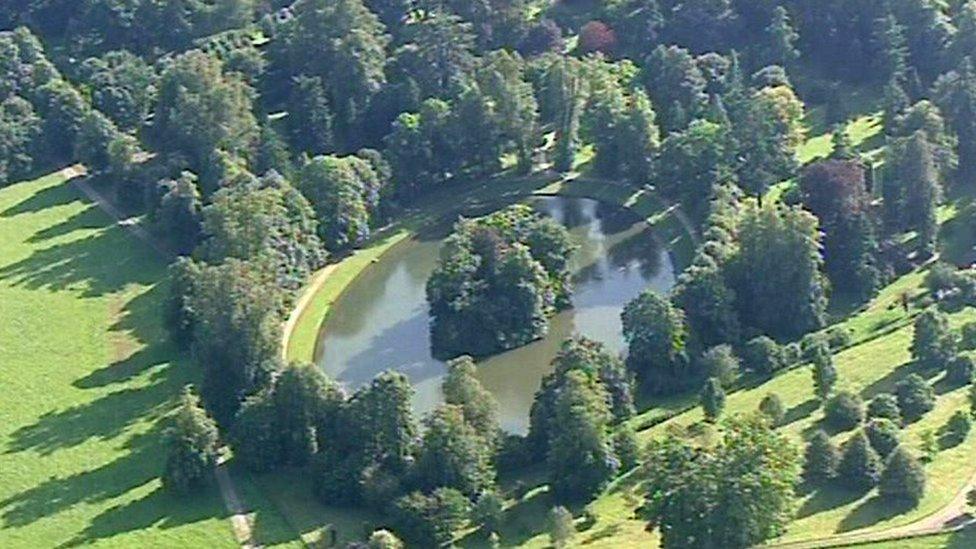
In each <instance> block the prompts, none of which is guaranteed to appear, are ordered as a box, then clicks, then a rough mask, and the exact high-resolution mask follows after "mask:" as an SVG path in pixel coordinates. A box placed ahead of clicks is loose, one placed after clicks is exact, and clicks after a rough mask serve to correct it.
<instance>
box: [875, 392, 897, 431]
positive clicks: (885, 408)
mask: <svg viewBox="0 0 976 549" xmlns="http://www.w3.org/2000/svg"><path fill="white" fill-rule="evenodd" d="M868 417H869V418H885V419H890V420H891V421H893V422H895V423H896V424H898V425H901V409H900V408H899V407H898V399H897V398H896V397H895V395H893V394H891V393H880V394H878V395H876V396H875V397H874V398H872V399H871V402H869V403H868Z"/></svg>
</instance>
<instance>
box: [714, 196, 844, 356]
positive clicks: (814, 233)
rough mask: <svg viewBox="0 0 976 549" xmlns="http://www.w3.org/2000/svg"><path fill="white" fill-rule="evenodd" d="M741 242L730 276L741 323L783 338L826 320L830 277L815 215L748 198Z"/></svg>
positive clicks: (809, 328) (794, 335) (740, 237)
mask: <svg viewBox="0 0 976 549" xmlns="http://www.w3.org/2000/svg"><path fill="white" fill-rule="evenodd" d="M738 244H739V250H738V253H737V255H736V256H735V257H734V258H733V259H732V260H731V263H730V265H729V274H728V276H729V277H730V278H731V280H732V283H731V286H732V287H733V288H734V289H735V292H736V305H737V309H738V311H739V318H740V319H741V320H742V322H743V323H748V324H749V325H751V326H754V327H755V328H757V329H759V330H760V331H761V332H763V333H766V334H769V335H771V336H774V337H781V338H792V337H799V336H801V335H802V334H805V333H807V332H809V331H811V330H816V329H818V328H820V327H822V326H823V325H824V323H825V321H826V306H827V297H826V280H825V278H824V276H823V274H822V273H821V267H822V265H823V259H822V257H821V254H820V234H819V227H818V223H817V219H816V217H814V216H813V215H811V214H810V213H809V212H807V211H805V210H803V209H801V208H798V207H793V208H787V207H783V206H780V205H777V204H775V203H772V202H767V203H766V204H765V205H763V206H762V207H759V206H758V205H757V204H756V203H755V202H752V201H748V202H746V203H745V207H744V210H743V214H742V218H741V220H740V225H739V230H738ZM757 272H761V273H762V276H756V273H757Z"/></svg>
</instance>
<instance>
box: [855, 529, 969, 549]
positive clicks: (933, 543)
mask: <svg viewBox="0 0 976 549" xmlns="http://www.w3.org/2000/svg"><path fill="white" fill-rule="evenodd" d="M862 547H870V549H970V548H972V547H976V529H972V528H969V529H966V530H963V531H961V532H954V533H951V534H938V535H935V536H925V537H921V538H911V539H903V540H898V541H885V542H881V543H873V544H871V545H864V546H862Z"/></svg>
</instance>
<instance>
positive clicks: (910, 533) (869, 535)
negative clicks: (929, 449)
mask: <svg viewBox="0 0 976 549" xmlns="http://www.w3.org/2000/svg"><path fill="white" fill-rule="evenodd" d="M974 487H976V475H973V476H972V477H971V478H970V479H969V482H967V483H966V485H965V486H964V487H963V488H962V489H961V490H959V492H957V493H956V495H955V496H954V497H953V498H952V501H950V502H949V504H948V505H946V506H945V507H943V508H942V509H940V510H938V511H936V512H935V513H933V514H931V515H928V516H926V517H923V518H921V519H919V520H917V521H915V522H912V523H910V524H906V525H904V526H896V527H894V528H889V529H887V530H877V531H872V532H860V533H859V532H857V531H854V532H850V533H846V534H838V535H836V536H828V537H823V538H820V539H815V540H806V541H795V542H786V543H772V544H770V545H768V546H766V547H776V548H782V549H815V548H822V547H843V546H848V545H860V544H865V543H874V542H879V541H890V540H897V539H904V538H913V537H920V536H927V535H931V534H941V533H947V532H955V531H958V530H962V529H963V528H966V527H969V526H973V525H974V524H976V517H974V516H973V515H971V514H970V513H969V512H968V508H969V505H968V503H967V501H966V499H967V498H966V497H967V495H968V494H969V491H970V490H972V489H973V488H974Z"/></svg>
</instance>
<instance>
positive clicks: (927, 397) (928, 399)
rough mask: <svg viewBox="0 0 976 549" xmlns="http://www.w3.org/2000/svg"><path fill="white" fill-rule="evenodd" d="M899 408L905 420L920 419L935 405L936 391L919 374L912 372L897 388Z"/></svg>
mask: <svg viewBox="0 0 976 549" xmlns="http://www.w3.org/2000/svg"><path fill="white" fill-rule="evenodd" d="M895 394H896V395H897V396H898V408H899V409H900V410H901V415H902V417H903V418H905V421H907V422H909V423H911V422H913V421H916V420H918V419H919V418H921V417H922V416H923V415H925V413H926V412H928V411H929V410H931V409H932V408H934V407H935V391H934V390H933V389H932V386H931V385H929V384H928V383H926V381H925V380H924V379H922V377H921V376H919V375H918V374H911V375H909V376H908V377H906V378H905V379H903V380H901V381H899V382H898V385H897V386H896V388H895Z"/></svg>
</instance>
